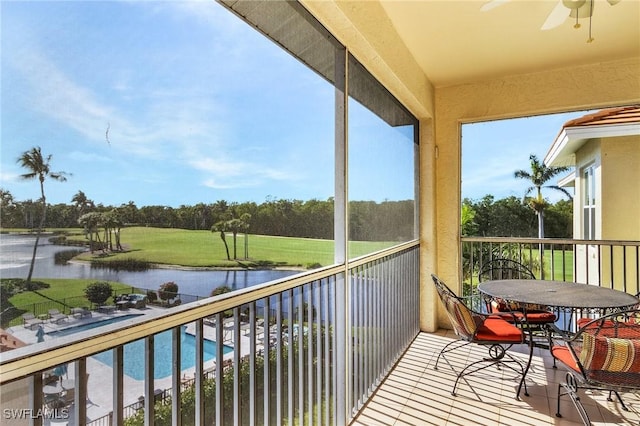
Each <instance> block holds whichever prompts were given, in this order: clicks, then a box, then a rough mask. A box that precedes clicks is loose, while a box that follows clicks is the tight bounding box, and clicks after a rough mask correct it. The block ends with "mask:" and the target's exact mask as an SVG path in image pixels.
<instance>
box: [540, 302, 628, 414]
mask: <svg viewBox="0 0 640 426" xmlns="http://www.w3.org/2000/svg"><path fill="white" fill-rule="evenodd" d="M639 317H640V310H638V309H634V310H630V311H625V312H618V313H612V314H608V315H604V316H602V317H601V318H598V319H595V320H592V321H589V322H587V323H585V324H583V326H582V327H581V328H580V329H579V330H578V332H577V333H576V334H575V336H573V337H572V338H570V339H565V340H563V341H561V344H558V345H554V346H552V348H551V354H552V355H553V357H554V358H555V359H557V360H559V361H561V362H562V363H563V364H564V365H565V366H566V367H567V368H568V370H569V371H568V372H567V374H566V377H565V382H563V383H560V384H559V385H558V405H557V413H556V416H557V417H562V415H561V414H560V398H561V397H562V396H564V395H568V396H569V398H571V401H572V402H573V404H574V406H575V407H576V410H577V411H578V414H579V415H580V417H581V419H582V421H583V422H584V424H585V425H590V424H591V423H590V420H589V416H588V414H587V412H586V410H585V409H584V406H583V405H582V403H581V401H580V397H579V395H578V390H579V389H592V390H603V391H609V397H608V400H609V401H612V398H611V396H612V394H615V395H616V397H617V399H618V401H619V402H620V405H621V407H622V409H623V410H625V411H629V410H628V408H627V406H626V405H625V404H624V401H622V398H621V396H620V392H631V391H638V390H640V322H638V321H637V318H639ZM563 389H564V392H563Z"/></svg>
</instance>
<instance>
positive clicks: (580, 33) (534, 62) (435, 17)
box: [381, 0, 640, 87]
mask: <svg viewBox="0 0 640 426" xmlns="http://www.w3.org/2000/svg"><path fill="white" fill-rule="evenodd" d="M558 1H561V0H537V1H532V0H504V2H503V3H502V4H500V5H499V6H497V7H494V8H493V9H491V10H489V11H481V7H482V6H483V4H485V3H487V1H483V0H476V1H471V0H467V1H456V0H448V1H447V0H413V1H410V0H407V1H404V0H382V1H381V4H382V6H383V8H384V9H385V10H386V12H387V14H388V16H389V18H390V19H391V22H392V23H393V25H394V27H395V28H396V29H397V31H398V34H399V35H400V37H401V38H402V39H403V40H404V42H405V43H406V45H407V47H408V48H409V50H410V51H411V52H412V53H413V55H414V57H415V59H416V61H417V62H418V64H419V65H420V66H421V67H422V69H423V70H424V72H425V74H426V75H427V77H428V78H429V80H431V82H432V83H433V85H434V86H436V87H441V86H450V85H456V84H461V83H469V82H474V81H479V80H486V79H493V78H496V77H501V76H504V75H510V74H524V73H530V72H536V71H542V70H545V69H555V68H563V67H567V66H572V65H581V64H589V63H597V62H603V61H611V60H617V59H623V58H630V57H640V0H621V1H620V3H618V4H616V5H614V6H612V5H610V4H609V3H608V2H607V1H605V0H595V5H594V13H593V18H592V36H593V38H594V41H593V42H592V43H587V39H588V38H589V20H588V19H581V20H580V24H581V28H579V29H574V28H573V25H574V24H575V19H573V20H572V19H571V18H568V19H567V20H566V21H565V22H564V23H563V24H562V25H560V26H559V27H556V28H553V29H550V30H545V31H543V30H541V29H540V28H541V27H542V25H543V23H544V22H545V21H546V19H547V17H548V16H549V14H550V13H551V11H552V10H553V9H554V7H556V5H557V3H558ZM587 1H589V0H587ZM638 78H640V76H639V77H638Z"/></svg>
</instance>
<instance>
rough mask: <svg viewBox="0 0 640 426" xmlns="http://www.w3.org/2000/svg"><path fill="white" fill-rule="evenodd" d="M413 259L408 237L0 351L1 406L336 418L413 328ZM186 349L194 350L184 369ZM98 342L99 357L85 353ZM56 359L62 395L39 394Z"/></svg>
mask: <svg viewBox="0 0 640 426" xmlns="http://www.w3.org/2000/svg"><path fill="white" fill-rule="evenodd" d="M418 264H419V245H418V243H417V241H412V242H409V243H405V244H401V245H399V246H396V247H394V248H391V249H388V250H383V251H381V252H378V253H375V254H372V255H368V256H364V257H362V258H358V259H355V260H352V261H350V262H349V263H348V265H346V266H345V265H334V266H329V267H325V268H321V269H317V270H314V271H311V272H306V273H302V274H300V275H296V276H294V277H289V278H285V279H281V280H277V281H273V282H269V283H265V284H262V285H259V286H255V287H252V288H248V289H244V290H239V291H237V292H234V293H229V294H225V295H221V296H217V297H215V298H209V299H206V300H201V301H196V302H193V303H189V304H184V305H181V306H178V307H175V308H172V309H169V310H156V311H154V312H150V313H146V314H145V315H142V316H140V317H139V318H135V319H130V320H125V321H123V322H119V323H115V324H111V325H107V326H104V327H100V328H99V329H94V330H88V331H80V332H78V333H75V334H72V335H69V336H65V337H60V338H56V339H52V340H48V341H45V342H42V343H38V344H33V345H29V346H27V347H23V348H19V349H15V350H12V351H9V352H5V353H3V354H2V360H1V361H0V372H1V373H0V384H1V385H2V388H3V400H4V401H3V402H2V408H3V415H4V417H5V418H9V417H11V418H17V417H27V418H29V420H30V422H31V424H34V425H41V424H45V425H46V424H50V423H52V420H53V419H64V420H65V421H68V422H69V424H78V425H81V424H86V423H91V422H95V424H117V425H120V424H131V425H135V424H148V425H153V424H173V425H180V424H182V423H184V424H196V425H201V424H219V425H222V424H294V423H299V424H302V423H305V424H307V423H309V424H326V425H333V424H337V425H341V424H346V423H348V421H349V420H350V419H351V418H352V417H353V416H354V415H355V413H356V412H357V411H358V410H359V408H360V407H361V406H362V404H363V403H364V402H365V401H366V400H367V399H368V398H369V396H370V395H371V393H372V392H373V391H374V390H375V387H376V386H377V384H378V383H379V381H380V380H381V379H382V378H384V376H385V375H386V373H387V372H388V371H389V369H390V368H391V367H392V366H393V364H394V363H395V362H396V360H397V359H398V358H399V357H400V356H401V355H402V353H403V352H404V350H405V349H406V348H407V347H408V345H409V344H410V342H411V341H412V340H413V338H414V337H415V336H416V335H417V333H418V331H419V321H418V318H419V304H418V303H419V302H418V301H419V266H418ZM345 283H348V285H345ZM185 327H186V333H188V334H189V335H190V336H191V335H192V336H193V342H194V343H193V346H194V347H193V348H189V346H188V344H187V343H184V342H183V340H184V339H185V337H184V335H185ZM167 334H169V335H170V338H169V340H170V342H171V343H170V344H167V343H164V342H166V341H167V339H166V337H167ZM211 340H214V341H215V342H218V343H219V344H218V345H216V346H215V349H209V348H208V345H210V344H211ZM136 341H138V344H139V349H138V350H139V351H140V352H144V356H143V359H144V362H143V365H141V366H140V367H139V369H140V370H141V371H138V373H139V374H140V375H141V376H142V377H141V378H140V380H134V379H132V378H131V377H129V376H128V375H127V374H126V371H125V370H126V368H125V367H126V366H128V364H127V362H128V361H129V358H128V357H130V355H128V354H127V350H126V349H125V345H130V344H132V343H134V342H136ZM156 346H158V348H157V349H156ZM225 347H226V348H225ZM187 349H192V350H193V351H194V352H195V354H194V355H192V358H191V359H192V360H193V362H192V364H193V366H189V367H188V368H187V369H185V368H184V365H182V363H183V362H184V361H182V360H183V359H185V358H184V354H185V353H186V352H187ZM227 350H230V352H229V353H226V351H227ZM104 351H111V355H109V356H108V360H110V361H111V362H110V365H111V368H107V367H105V366H104V364H98V361H95V359H94V356H96V354H99V353H102V352H104ZM211 351H213V352H211ZM159 354H160V355H159ZM103 356H104V354H103ZM167 360H169V362H170V364H171V367H170V373H169V376H166V377H161V378H156V377H155V374H156V370H157V369H156V368H154V366H155V365H158V368H160V364H161V363H166V362H167ZM179 361H180V362H179ZM61 365H64V366H67V368H68V375H67V377H69V378H70V380H67V381H66V382H67V383H66V386H65V383H64V382H63V383H62V385H63V387H67V388H73V389H74V391H73V392H72V394H73V395H72V396H69V393H70V392H69V391H64V390H63V391H62V392H60V393H59V394H58V396H56V397H55V398H51V397H48V396H46V394H44V393H43V392H44V391H46V390H47V389H48V388H47V386H48V387H51V386H60V383H55V384H53V385H52V384H48V383H47V379H46V377H47V375H46V373H47V372H49V371H51V370H52V369H55V368H56V367H59V366H61ZM185 371H186V372H187V373H188V376H187V375H186V374H187V373H185ZM81 378H84V380H81ZM217 378H221V380H218V379H217ZM65 395H66V396H67V401H64V399H65V398H64V397H65ZM105 395H106V400H107V401H108V403H105V402H104V401H105ZM100 398H102V399H101V402H100V403H99V404H98V403H96V401H97V400H98V399H100ZM58 404H59V405H58ZM107 405H109V406H107ZM98 406H99V407H98ZM12 410H13V411H12ZM100 411H103V412H102V414H100V415H98V414H99V413H100ZM125 416H126V417H125ZM87 419H88V420H87Z"/></svg>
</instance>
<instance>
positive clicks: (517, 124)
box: [462, 111, 587, 202]
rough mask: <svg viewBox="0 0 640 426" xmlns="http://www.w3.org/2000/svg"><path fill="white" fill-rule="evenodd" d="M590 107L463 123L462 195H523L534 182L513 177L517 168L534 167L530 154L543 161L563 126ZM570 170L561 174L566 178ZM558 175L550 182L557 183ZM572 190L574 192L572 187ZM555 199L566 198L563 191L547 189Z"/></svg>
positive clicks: (471, 197)
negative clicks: (573, 110)
mask: <svg viewBox="0 0 640 426" xmlns="http://www.w3.org/2000/svg"><path fill="white" fill-rule="evenodd" d="M586 113H587V112H586V111H581V112H571V113H564V114H554V115H546V116H537V117H527V118H519V119H511V120H499V121H488V122H482V123H473V124H467V125H463V127H462V196H463V197H466V198H470V199H473V200H479V199H481V198H482V197H484V196H485V195H486V194H493V195H494V196H495V197H496V199H499V198H504V197H509V196H516V197H519V198H521V197H523V196H524V193H525V191H526V190H527V188H528V187H530V186H531V184H530V182H529V181H527V180H523V179H516V178H514V177H513V175H514V172H515V171H516V170H527V171H530V170H531V167H530V165H529V164H530V162H529V156H530V155H531V154H535V155H536V156H537V157H538V160H540V161H543V160H544V157H545V155H546V154H547V151H548V150H549V148H550V146H551V144H552V143H553V141H554V140H555V139H556V137H557V136H558V133H559V132H560V129H561V128H562V126H563V125H564V123H566V122H567V121H569V120H571V119H573V118H576V117H581V116H583V115H585V114H586ZM569 173H570V172H566V173H563V174H561V175H559V176H558V177H557V179H559V178H562V177H564V176H566V175H567V174H569ZM557 179H554V180H553V181H551V182H549V185H555V184H557ZM569 192H572V190H571V188H569ZM543 196H544V197H545V198H547V199H549V201H551V202H556V201H558V200H560V199H566V196H565V195H563V194H562V193H561V192H560V191H554V190H551V189H547V190H544V189H543Z"/></svg>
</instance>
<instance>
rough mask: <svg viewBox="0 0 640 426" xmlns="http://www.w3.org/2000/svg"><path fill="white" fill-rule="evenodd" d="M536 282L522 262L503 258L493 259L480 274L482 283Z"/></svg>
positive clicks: (484, 266) (485, 264) (484, 265)
mask: <svg viewBox="0 0 640 426" xmlns="http://www.w3.org/2000/svg"><path fill="white" fill-rule="evenodd" d="M514 279H519V280H524V279H527V280H535V279H536V276H535V275H533V272H531V269H529V268H527V267H526V266H524V265H523V264H522V263H520V262H516V261H515V260H511V259H504V258H501V257H498V258H494V259H491V260H490V261H488V262H486V263H484V264H483V265H482V267H481V268H480V272H479V273H478V280H479V281H480V282H483V281H489V280H514Z"/></svg>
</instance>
